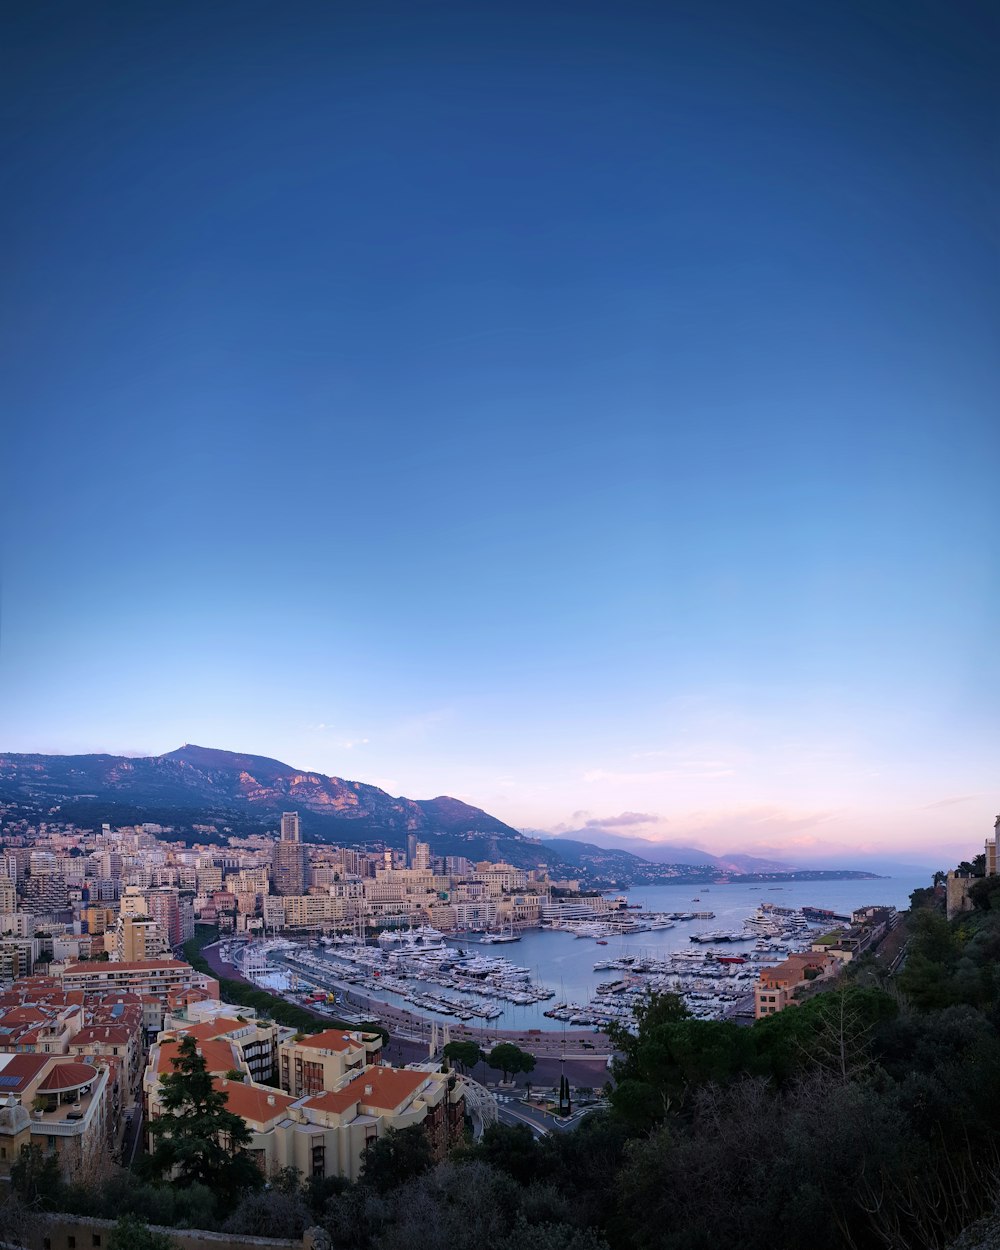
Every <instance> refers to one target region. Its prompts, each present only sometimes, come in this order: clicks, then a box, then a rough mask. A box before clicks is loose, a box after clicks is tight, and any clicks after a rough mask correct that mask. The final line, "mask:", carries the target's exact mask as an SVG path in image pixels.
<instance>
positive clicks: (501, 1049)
mask: <svg viewBox="0 0 1000 1250" xmlns="http://www.w3.org/2000/svg"><path fill="white" fill-rule="evenodd" d="M486 1062H487V1063H488V1064H489V1065H490V1067H491V1068H495V1069H496V1070H497V1071H498V1072H502V1073H503V1079H504V1080H505V1081H507V1080H509V1079H510V1077H511V1076H516V1075H517V1074H518V1072H534V1070H535V1056H534V1055H529V1054H528V1052H527V1051H526V1050H522V1049H521V1048H520V1046H515V1045H514V1043H513V1042H500V1043H498V1044H497V1045H496V1046H494V1047H493V1049H492V1050H491V1051H490V1053H489V1056H488V1057H487V1060H486Z"/></svg>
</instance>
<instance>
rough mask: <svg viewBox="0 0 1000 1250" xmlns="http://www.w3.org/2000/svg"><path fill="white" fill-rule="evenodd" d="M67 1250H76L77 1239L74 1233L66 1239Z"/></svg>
mask: <svg viewBox="0 0 1000 1250" xmlns="http://www.w3.org/2000/svg"><path fill="white" fill-rule="evenodd" d="M66 1250H76V1238H75V1237H74V1236H73V1234H72V1233H70V1234H69V1235H68V1236H67V1238H66Z"/></svg>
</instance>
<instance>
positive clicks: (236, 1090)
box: [213, 1081, 295, 1124]
mask: <svg viewBox="0 0 1000 1250" xmlns="http://www.w3.org/2000/svg"><path fill="white" fill-rule="evenodd" d="M213 1084H214V1085H215V1088H216V1089H221V1090H224V1091H225V1093H226V1103H227V1105H228V1107H229V1110H230V1111H232V1112H233V1113H234V1114H235V1115H238V1116H241V1117H242V1118H243V1119H244V1120H254V1121H256V1122H257V1123H258V1124H266V1123H267V1121H268V1120H277V1119H280V1118H283V1117H284V1116H285V1115H286V1114H287V1113H288V1108H289V1107H290V1106H291V1105H292V1103H293V1102H295V1099H294V1098H289V1096H288V1095H287V1094H283V1093H281V1091H280V1090H277V1089H267V1088H262V1087H261V1086H259V1085H243V1084H241V1083H240V1082H239V1081H214V1082H213ZM271 1099H273V1100H274V1101H273V1102H272V1101H270V1100H271Z"/></svg>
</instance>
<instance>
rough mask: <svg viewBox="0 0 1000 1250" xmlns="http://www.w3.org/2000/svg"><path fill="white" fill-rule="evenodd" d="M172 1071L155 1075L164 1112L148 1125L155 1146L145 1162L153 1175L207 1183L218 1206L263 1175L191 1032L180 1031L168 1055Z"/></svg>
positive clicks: (257, 1182) (231, 1200)
mask: <svg viewBox="0 0 1000 1250" xmlns="http://www.w3.org/2000/svg"><path fill="white" fill-rule="evenodd" d="M171 1062H172V1063H173V1066H174V1071H173V1072H171V1073H170V1074H169V1075H168V1076H163V1077H161V1078H160V1104H161V1106H162V1108H163V1111H164V1114H163V1115H161V1116H160V1117H159V1118H158V1119H156V1120H154V1121H153V1122H152V1124H150V1126H149V1131H150V1134H151V1135H152V1136H153V1138H154V1140H155V1142H156V1146H155V1149H154V1150H153V1153H152V1155H151V1156H150V1159H149V1162H148V1168H149V1171H150V1172H151V1174H152V1175H153V1176H160V1177H162V1176H170V1177H171V1179H172V1183H173V1184H175V1185H179V1186H181V1187H183V1186H187V1185H193V1184H196V1183H199V1184H202V1185H207V1186H208V1188H209V1189H211V1190H212V1191H213V1192H214V1193H215V1194H216V1195H217V1197H218V1200H219V1203H220V1206H227V1205H231V1204H233V1203H235V1201H236V1199H237V1197H238V1195H239V1194H240V1192H241V1191H242V1190H244V1189H259V1188H261V1186H262V1185H263V1184H264V1177H263V1176H262V1175H261V1172H260V1169H259V1168H258V1167H257V1165H256V1163H255V1162H254V1161H253V1159H252V1158H251V1157H250V1155H249V1154H247V1153H246V1150H245V1147H246V1146H247V1145H248V1143H249V1142H250V1139H251V1134H250V1130H249V1129H248V1128H247V1126H246V1124H245V1123H244V1121H243V1120H242V1119H241V1118H240V1116H238V1115H235V1114H234V1113H233V1112H232V1111H230V1110H229V1109H228V1105H227V1103H228V1098H227V1095H226V1093H225V1091H223V1090H219V1089H216V1088H215V1083H214V1081H213V1079H212V1076H211V1074H210V1073H209V1071H208V1067H207V1065H206V1063H205V1060H204V1058H203V1057H202V1056H201V1055H199V1054H198V1050H197V1045H196V1043H195V1039H194V1038H193V1037H185V1038H184V1039H183V1040H182V1041H181V1044H180V1046H179V1048H178V1054H177V1057H176V1058H175V1059H173V1060H171Z"/></svg>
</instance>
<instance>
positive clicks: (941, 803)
mask: <svg viewBox="0 0 1000 1250" xmlns="http://www.w3.org/2000/svg"><path fill="white" fill-rule="evenodd" d="M978 798H979V795H978V794H959V795H956V796H955V798H953V799H938V801H937V802H936V803H925V804H924V806H923V807H921V809H920V810H921V811H922V812H936V811H938V810H939V809H940V808H942V807H955V806H957V805H958V804H959V803H971V802H972V800H973V799H978Z"/></svg>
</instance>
